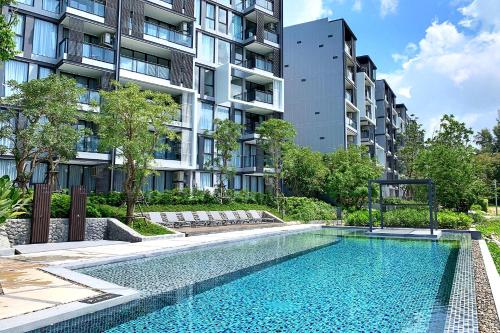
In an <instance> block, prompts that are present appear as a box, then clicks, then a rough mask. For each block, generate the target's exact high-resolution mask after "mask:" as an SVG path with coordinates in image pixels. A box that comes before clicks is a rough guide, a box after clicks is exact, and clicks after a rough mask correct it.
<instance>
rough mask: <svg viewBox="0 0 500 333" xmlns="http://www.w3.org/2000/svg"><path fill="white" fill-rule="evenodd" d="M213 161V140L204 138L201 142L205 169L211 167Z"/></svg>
mask: <svg viewBox="0 0 500 333" xmlns="http://www.w3.org/2000/svg"><path fill="white" fill-rule="evenodd" d="M213 160H214V140H213V139H209V138H205V140H204V142H203V165H204V166H205V167H207V166H210V165H212V163H213Z"/></svg>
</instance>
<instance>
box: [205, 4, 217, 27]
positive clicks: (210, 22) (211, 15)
mask: <svg viewBox="0 0 500 333" xmlns="http://www.w3.org/2000/svg"><path fill="white" fill-rule="evenodd" d="M205 22H206V26H207V28H208V29H212V30H215V6H214V5H212V4H211V3H207V15H206V17H205Z"/></svg>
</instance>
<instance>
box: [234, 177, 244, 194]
mask: <svg viewBox="0 0 500 333" xmlns="http://www.w3.org/2000/svg"><path fill="white" fill-rule="evenodd" d="M233 182H234V184H233V188H234V189H235V190H236V191H239V190H241V189H242V186H241V175H235V176H234V181H233Z"/></svg>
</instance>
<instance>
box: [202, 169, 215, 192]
mask: <svg viewBox="0 0 500 333" xmlns="http://www.w3.org/2000/svg"><path fill="white" fill-rule="evenodd" d="M210 187H213V177H212V174H211V173H209V172H201V173H200V188H201V189H202V190H206V189H208V188H210Z"/></svg>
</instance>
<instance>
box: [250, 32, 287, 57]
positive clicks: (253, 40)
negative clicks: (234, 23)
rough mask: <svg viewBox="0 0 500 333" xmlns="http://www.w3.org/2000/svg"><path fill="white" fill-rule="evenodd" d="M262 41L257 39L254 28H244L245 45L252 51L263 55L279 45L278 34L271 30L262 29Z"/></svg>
mask: <svg viewBox="0 0 500 333" xmlns="http://www.w3.org/2000/svg"><path fill="white" fill-rule="evenodd" d="M262 41H263V42H262ZM262 41H258V38H257V31H256V28H247V29H246V30H245V41H244V44H245V47H246V48H247V49H248V50H249V51H251V52H253V53H257V54H261V55H265V54H269V53H270V52H273V51H274V50H275V49H276V48H279V47H280V45H279V36H278V34H277V33H276V32H273V31H271V30H264V32H263V36H262Z"/></svg>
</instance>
